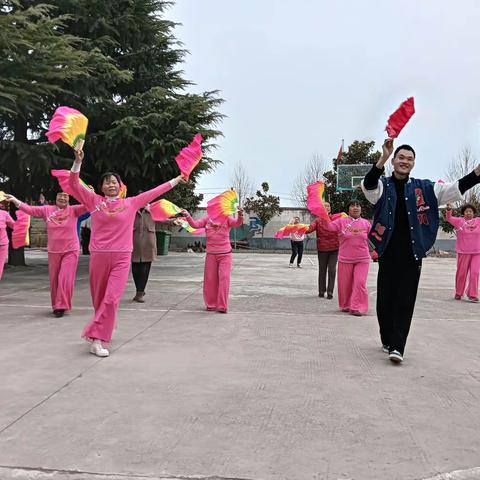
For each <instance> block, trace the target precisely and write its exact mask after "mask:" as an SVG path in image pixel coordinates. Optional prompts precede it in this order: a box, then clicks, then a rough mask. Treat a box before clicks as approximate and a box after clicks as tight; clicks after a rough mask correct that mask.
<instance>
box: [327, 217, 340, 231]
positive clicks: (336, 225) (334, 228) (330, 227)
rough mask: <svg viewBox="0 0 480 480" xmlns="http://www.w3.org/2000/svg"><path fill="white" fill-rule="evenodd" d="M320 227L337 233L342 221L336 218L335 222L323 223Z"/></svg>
mask: <svg viewBox="0 0 480 480" xmlns="http://www.w3.org/2000/svg"><path fill="white" fill-rule="evenodd" d="M322 226H323V227H324V228H325V230H328V231H330V232H337V233H338V232H339V231H340V230H341V229H342V219H341V218H337V219H336V220H333V222H324V223H323V225H322Z"/></svg>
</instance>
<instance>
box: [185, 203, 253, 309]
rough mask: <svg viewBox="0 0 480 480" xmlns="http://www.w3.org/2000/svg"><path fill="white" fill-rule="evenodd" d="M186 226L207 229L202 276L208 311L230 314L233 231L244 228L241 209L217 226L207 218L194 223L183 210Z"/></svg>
mask: <svg viewBox="0 0 480 480" xmlns="http://www.w3.org/2000/svg"><path fill="white" fill-rule="evenodd" d="M183 214H184V215H185V217H186V220H187V222H188V223H189V224H190V225H191V226H192V227H193V228H205V234H206V236H207V255H206V257H205V270H204V276H203V298H204V300H205V306H206V307H207V310H209V311H217V312H220V313H227V311H228V292H229V290H230V274H231V272H232V246H231V244H230V229H231V228H236V227H239V226H240V225H242V224H243V209H242V208H238V216H237V218H236V219H235V218H233V217H228V218H227V219H226V220H224V221H223V222H219V223H217V222H214V221H213V220H212V219H211V218H210V217H209V216H208V215H206V216H205V217H202V218H200V219H199V220H194V219H193V218H192V217H191V216H190V214H189V213H188V212H187V211H186V210H184V211H183Z"/></svg>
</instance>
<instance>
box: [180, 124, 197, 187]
mask: <svg viewBox="0 0 480 480" xmlns="http://www.w3.org/2000/svg"><path fill="white" fill-rule="evenodd" d="M202 140H203V138H202V136H201V135H200V134H199V133H197V134H196V135H195V136H194V137H193V140H192V143H190V145H188V146H187V147H185V148H182V150H181V151H180V153H179V154H178V155H177V156H176V157H175V161H176V162H177V165H178V167H179V168H180V171H181V172H182V176H183V177H184V178H186V179H187V180H188V177H189V176H190V174H191V173H192V171H193V169H194V168H195V167H196V166H197V165H198V164H199V162H200V160H201V159H202Z"/></svg>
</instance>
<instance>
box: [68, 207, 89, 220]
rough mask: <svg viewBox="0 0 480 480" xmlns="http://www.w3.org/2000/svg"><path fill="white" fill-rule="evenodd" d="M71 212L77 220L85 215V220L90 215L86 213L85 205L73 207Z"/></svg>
mask: <svg viewBox="0 0 480 480" xmlns="http://www.w3.org/2000/svg"><path fill="white" fill-rule="evenodd" d="M72 210H73V214H74V215H75V216H76V217H78V218H81V217H83V216H84V215H87V214H88V216H86V217H85V219H86V218H88V217H89V216H90V213H89V212H88V208H87V207H86V206H85V205H73V206H72ZM83 220H84V219H82V221H83Z"/></svg>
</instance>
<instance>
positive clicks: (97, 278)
mask: <svg viewBox="0 0 480 480" xmlns="http://www.w3.org/2000/svg"><path fill="white" fill-rule="evenodd" d="M82 160H83V152H75V162H74V164H73V167H72V170H71V172H70V177H69V180H68V182H69V186H70V188H71V190H72V195H73V196H74V197H75V198H76V199H77V200H78V201H79V202H81V203H82V204H83V205H85V206H86V207H87V208H88V211H90V212H91V238H90V292H91V295H92V301H93V308H94V310H95V315H94V316H93V319H92V320H91V322H90V323H89V324H88V325H87V326H86V327H85V330H84V332H83V337H84V338H86V339H87V340H90V341H92V344H91V346H90V352H91V353H93V354H94V355H97V356H98V357H107V356H108V355H109V351H108V349H107V348H105V345H108V343H109V342H110V340H111V338H112V332H113V329H114V327H115V316H116V312H117V309H118V305H119V303H120V299H121V298H122V295H123V292H124V290H125V286H126V284H127V280H128V273H129V271H130V263H131V260H132V250H133V235H132V231H133V223H134V221H135V215H136V212H137V210H139V209H140V208H142V207H145V205H147V203H150V202H152V201H153V200H154V199H155V198H157V197H159V196H160V195H163V194H164V193H165V192H168V191H169V190H170V189H171V188H173V187H174V186H175V185H177V184H178V183H179V182H185V180H183V179H182V177H177V178H175V179H173V180H170V181H169V182H166V183H164V184H162V185H159V186H158V187H156V188H153V189H151V190H148V191H147V192H143V193H141V194H140V195H137V196H135V197H128V198H120V196H119V194H120V183H121V180H120V177H119V176H118V175H117V174H116V173H111V172H109V173H105V174H103V175H102V177H101V178H100V184H99V187H100V190H101V191H102V193H103V196H102V195H97V194H96V193H95V192H92V191H91V190H88V189H86V188H85V187H83V186H82V185H81V183H80V178H79V175H80V167H81V165H82Z"/></svg>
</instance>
